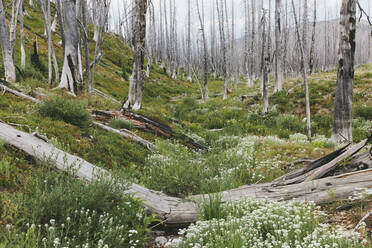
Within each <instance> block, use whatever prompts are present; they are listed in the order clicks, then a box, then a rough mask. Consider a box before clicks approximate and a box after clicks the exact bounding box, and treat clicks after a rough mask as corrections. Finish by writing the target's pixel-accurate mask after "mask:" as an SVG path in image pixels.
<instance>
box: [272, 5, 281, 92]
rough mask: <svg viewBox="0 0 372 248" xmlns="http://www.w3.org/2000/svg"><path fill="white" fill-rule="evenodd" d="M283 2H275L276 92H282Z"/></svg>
mask: <svg viewBox="0 0 372 248" xmlns="http://www.w3.org/2000/svg"><path fill="white" fill-rule="evenodd" d="M281 9H282V1H281V0H275V65H274V66H275V87H274V92H277V91H282V88H283V86H282V85H283V83H282V75H283V71H282V28H281V12H282V11H281Z"/></svg>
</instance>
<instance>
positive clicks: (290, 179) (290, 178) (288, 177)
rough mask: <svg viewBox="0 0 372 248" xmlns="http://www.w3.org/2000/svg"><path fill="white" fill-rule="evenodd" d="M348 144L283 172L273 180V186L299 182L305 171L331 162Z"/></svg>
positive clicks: (303, 178)
mask: <svg viewBox="0 0 372 248" xmlns="http://www.w3.org/2000/svg"><path fill="white" fill-rule="evenodd" d="M348 147H349V145H346V146H344V147H342V148H340V149H338V150H337V151H334V152H332V153H330V154H328V155H326V156H324V157H322V158H319V159H317V160H315V161H314V162H312V163H310V164H309V165H307V166H304V167H302V168H299V169H297V170H294V171H291V172H289V173H288V174H285V175H283V176H281V177H279V178H277V179H276V180H275V181H273V186H274V185H288V184H293V183H299V182H302V181H303V180H305V177H302V178H300V177H301V176H304V175H305V174H306V173H308V172H310V171H312V170H314V169H317V168H319V167H321V166H323V165H325V164H328V163H329V162H331V161H332V160H333V159H335V158H337V157H338V156H340V155H341V154H343V153H344V152H345V151H346V150H347V148H348Z"/></svg>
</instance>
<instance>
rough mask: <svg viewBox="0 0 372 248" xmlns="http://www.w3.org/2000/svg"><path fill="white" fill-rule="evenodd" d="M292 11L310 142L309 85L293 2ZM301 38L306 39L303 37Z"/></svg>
mask: <svg viewBox="0 0 372 248" xmlns="http://www.w3.org/2000/svg"><path fill="white" fill-rule="evenodd" d="M292 10H293V17H294V21H295V26H296V34H297V40H298V44H299V47H300V57H301V68H302V77H303V80H304V87H305V102H306V126H307V139H308V140H309V142H311V119H310V118H311V113H310V95H309V84H308V81H307V65H306V64H307V60H306V53H305V50H304V43H303V41H301V35H300V30H299V25H298V20H297V14H296V7H295V4H294V0H292ZM303 38H306V36H305V35H304V36H303Z"/></svg>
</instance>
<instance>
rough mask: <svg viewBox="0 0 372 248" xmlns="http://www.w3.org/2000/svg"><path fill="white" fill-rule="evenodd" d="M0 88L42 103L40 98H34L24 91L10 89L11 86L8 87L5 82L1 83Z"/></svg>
mask: <svg viewBox="0 0 372 248" xmlns="http://www.w3.org/2000/svg"><path fill="white" fill-rule="evenodd" d="M0 90H2V91H6V92H9V93H11V94H13V95H15V96H19V97H21V98H23V99H27V100H30V101H32V102H34V103H40V100H38V99H36V98H33V97H32V96H28V95H26V94H24V93H22V92H20V91H17V90H12V89H10V88H9V87H7V86H5V85H3V84H0Z"/></svg>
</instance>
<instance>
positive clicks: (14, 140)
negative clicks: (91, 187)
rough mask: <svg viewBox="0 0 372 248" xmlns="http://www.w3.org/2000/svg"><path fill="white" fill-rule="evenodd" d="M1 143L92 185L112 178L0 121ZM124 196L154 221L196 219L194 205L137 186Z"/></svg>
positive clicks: (105, 172)
mask: <svg viewBox="0 0 372 248" xmlns="http://www.w3.org/2000/svg"><path fill="white" fill-rule="evenodd" d="M0 140H2V141H3V142H4V143H5V144H9V145H11V146H13V147H15V148H17V149H19V150H22V151H24V152H25V153H27V154H28V155H30V156H32V157H34V158H36V159H37V160H40V161H41V162H42V163H43V162H44V163H49V162H52V163H53V164H54V165H55V167H56V168H57V169H59V170H62V171H65V172H68V173H74V175H75V176H77V177H78V178H80V179H83V180H85V181H88V182H92V181H94V180H95V179H97V178H102V177H103V178H106V179H110V178H111V175H110V173H109V172H108V171H106V170H104V169H102V168H99V167H97V166H95V165H93V164H91V163H89V162H87V161H85V160H84V159H82V158H79V157H77V156H74V155H71V154H69V153H67V152H64V151H62V150H60V149H58V148H56V147H55V146H53V145H52V144H50V143H47V142H45V141H44V140H41V139H39V138H37V137H35V136H33V135H31V134H28V133H25V132H22V131H19V130H17V129H15V128H13V127H11V126H9V125H7V124H4V123H2V122H0ZM122 186H123V185H122ZM123 187H124V186H123ZM124 193H126V194H133V195H134V196H135V197H138V198H139V199H141V200H142V201H143V207H144V208H145V209H147V210H148V211H149V213H151V214H156V216H157V218H159V219H160V220H164V221H166V222H167V223H169V224H172V223H175V224H176V226H183V225H187V224H190V223H192V222H195V221H196V219H197V211H196V208H197V206H196V203H194V202H191V201H185V200H183V199H180V198H176V197H169V196H166V195H165V194H163V193H161V192H157V191H153V190H149V189H146V188H144V187H142V186H140V185H137V184H131V185H129V186H128V188H127V189H126V190H125V191H124Z"/></svg>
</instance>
